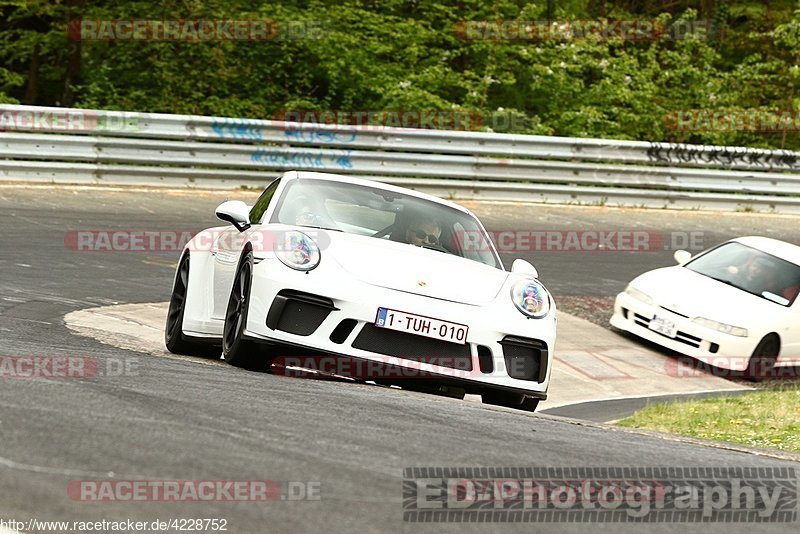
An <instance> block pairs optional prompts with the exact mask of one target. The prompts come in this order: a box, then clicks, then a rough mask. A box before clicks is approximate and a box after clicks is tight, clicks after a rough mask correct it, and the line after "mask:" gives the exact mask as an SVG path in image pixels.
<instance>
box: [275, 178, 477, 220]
mask: <svg viewBox="0 0 800 534" xmlns="http://www.w3.org/2000/svg"><path fill="white" fill-rule="evenodd" d="M283 177H284V179H285V180H304V179H306V180H307V179H314V180H328V181H330V182H345V183H349V184H356V185H363V186H366V187H375V188H378V189H384V190H386V191H393V192H395V193H402V194H404V195H409V196H413V197H417V198H421V199H425V200H429V201H431V202H436V203H437V204H442V205H443V206H448V207H450V208H453V209H457V210H458V211H462V212H464V213H468V214H470V215H472V216H473V217H474V214H473V213H472V212H471V211H469V210H468V209H467V208H465V207H463V206H459V205H458V204H455V203H453V202H448V201H447V200H444V199H442V198H439V197H435V196H433V195H428V194H425V193H420V192H419V191H414V190H413V189H407V188H405V187H398V186H395V185H391V184H387V183H383V182H379V181H376V180H367V179H365V178H355V177H353V176H344V175H341V174H332V173H327V172H313V171H291V172H287V173H286V174H284V175H283Z"/></svg>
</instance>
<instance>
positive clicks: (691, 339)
mask: <svg viewBox="0 0 800 534" xmlns="http://www.w3.org/2000/svg"><path fill="white" fill-rule="evenodd" d="M633 317H634V321H636V324H638V325H639V326H642V327H644V328H648V326H649V325H650V319H649V318H647V317H645V316H644V315H639V314H638V313H634V314H633ZM651 332H655V333H656V334H658V335H660V336H664V334H662V333H661V332H656V331H655V330H651ZM664 337H665V338H667V339H674V340H675V341H678V342H680V343H685V344H686V345H689V346H691V347H694V348H698V347H699V346H700V342H701V341H702V339H700V338H699V337H697V336H693V335H691V334H687V333H686V332H681V331H680V330H678V333H677V334H675V337H674V338H671V337H669V336H664Z"/></svg>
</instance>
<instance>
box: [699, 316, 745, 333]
mask: <svg viewBox="0 0 800 534" xmlns="http://www.w3.org/2000/svg"><path fill="white" fill-rule="evenodd" d="M692 322H693V323H695V324H699V325H700V326H705V327H706V328H710V329H711V330H717V331H719V332H722V333H723V334H730V335H732V336H738V337H747V328H742V327H741V326H733V325H729V324H725V323H720V322H719V321H712V320H711V319H706V318H705V317H697V318H695V319H693V320H692Z"/></svg>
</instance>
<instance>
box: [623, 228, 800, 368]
mask: <svg viewBox="0 0 800 534" xmlns="http://www.w3.org/2000/svg"><path fill="white" fill-rule="evenodd" d="M675 260H676V261H677V262H678V265H677V266H672V267H666V268H662V269H655V270H653V271H649V272H646V273H644V274H642V275H640V276H638V277H636V278H635V279H634V280H633V281H631V283H630V284H629V285H628V287H627V288H626V289H625V291H624V292H622V293H620V294H619V295H617V298H616V302H615V304H614V315H613V316H612V317H611V324H612V325H613V326H615V327H617V328H619V329H622V330H626V331H628V332H631V333H633V334H636V335H637V336H640V337H643V338H645V339H648V340H650V341H652V342H654V343H657V344H658V345H662V346H664V347H667V348H668V349H672V350H674V351H676V352H679V353H681V354H685V355H687V356H691V357H693V358H696V359H698V360H700V361H702V362H705V363H707V364H710V365H712V366H714V367H717V368H720V369H725V370H730V371H736V372H741V373H743V374H744V375H745V376H747V377H749V378H752V379H755V380H758V379H761V378H764V377H766V376H768V375H769V374H770V373H771V372H772V371H773V368H774V367H775V365H782V364H784V365H787V364H788V365H796V364H797V363H798V362H797V359H796V356H797V355H798V354H800V304H798V302H797V301H798V300H800V299H797V294H798V292H800V247H798V246H796V245H792V244H790V243H785V242H783V241H778V240H776V239H770V238H766V237H740V238H737V239H733V240H730V241H728V242H725V243H722V244H721V245H718V246H716V247H713V248H711V249H709V250H706V251H704V252H702V253H700V254H698V255H697V256H695V257H691V254H689V253H688V252H686V251H683V250H680V251H677V252H675Z"/></svg>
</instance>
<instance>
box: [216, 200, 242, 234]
mask: <svg viewBox="0 0 800 534" xmlns="http://www.w3.org/2000/svg"><path fill="white" fill-rule="evenodd" d="M216 213H217V218H219V219H221V220H223V221H226V222H229V223H231V224H232V225H234V226H235V227H236V229H237V230H239V231H240V232H243V231H245V230H247V229H248V228H250V210H248V209H247V204H245V203H244V202H242V201H241V200H228V201H227V202H223V203H222V204H220V205H219V206H217V211H216Z"/></svg>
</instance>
